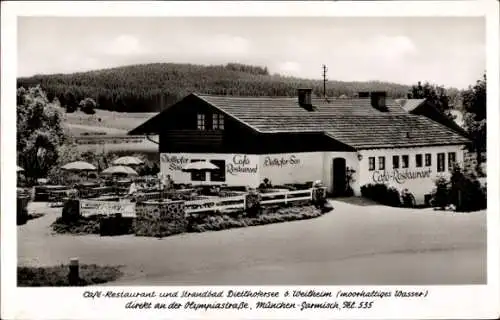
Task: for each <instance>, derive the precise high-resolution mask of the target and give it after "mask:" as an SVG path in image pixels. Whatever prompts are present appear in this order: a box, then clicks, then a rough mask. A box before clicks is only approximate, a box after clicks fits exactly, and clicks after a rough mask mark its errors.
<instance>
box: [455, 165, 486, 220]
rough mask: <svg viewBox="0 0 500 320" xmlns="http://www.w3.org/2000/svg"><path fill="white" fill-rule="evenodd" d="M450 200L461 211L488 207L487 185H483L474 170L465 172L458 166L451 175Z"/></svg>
mask: <svg viewBox="0 0 500 320" xmlns="http://www.w3.org/2000/svg"><path fill="white" fill-rule="evenodd" d="M448 202H449V203H451V204H453V205H455V207H456V211H461V212H467V211H477V210H482V209H486V206H487V195H486V186H484V187H483V186H481V183H480V182H479V180H478V178H477V176H476V175H475V174H474V173H473V172H464V171H463V170H462V169H461V168H460V167H458V166H456V167H454V169H453V171H452V174H451V177H450V190H449V200H448Z"/></svg>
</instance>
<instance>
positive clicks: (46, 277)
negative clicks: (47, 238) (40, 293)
mask: <svg viewBox="0 0 500 320" xmlns="http://www.w3.org/2000/svg"><path fill="white" fill-rule="evenodd" d="M68 273H69V266H68V265H60V266H55V267H17V284H18V286H20V287H64V286H69V281H68ZM121 275H122V272H121V271H120V268H119V267H113V266H98V265H95V264H91V265H81V266H80V280H81V282H80V285H82V286H86V285H93V284H101V283H106V282H109V281H114V280H117V279H118V278H119V277H120V276H121Z"/></svg>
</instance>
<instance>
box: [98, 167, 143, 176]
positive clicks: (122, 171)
mask: <svg viewBox="0 0 500 320" xmlns="http://www.w3.org/2000/svg"><path fill="white" fill-rule="evenodd" d="M101 173H102V174H110V175H127V176H136V175H138V174H137V172H136V171H135V170H134V169H132V168H130V167H126V166H113V167H109V168H107V169H105V170H103V171H102V172H101Z"/></svg>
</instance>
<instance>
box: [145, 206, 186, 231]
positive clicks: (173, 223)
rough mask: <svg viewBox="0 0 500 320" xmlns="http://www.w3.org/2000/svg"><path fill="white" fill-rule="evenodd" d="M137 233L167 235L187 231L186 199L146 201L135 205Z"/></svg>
mask: <svg viewBox="0 0 500 320" xmlns="http://www.w3.org/2000/svg"><path fill="white" fill-rule="evenodd" d="M135 212H136V218H135V235H136V236H149V237H166V236H170V235H173V234H178V233H183V232H186V231H187V219H186V216H185V207H184V201H169V202H159V201H145V202H138V203H137V204H136V207H135Z"/></svg>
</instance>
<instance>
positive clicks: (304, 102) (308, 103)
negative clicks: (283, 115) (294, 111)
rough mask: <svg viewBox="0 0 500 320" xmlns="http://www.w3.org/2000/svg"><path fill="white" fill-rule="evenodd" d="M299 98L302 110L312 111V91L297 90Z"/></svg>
mask: <svg viewBox="0 0 500 320" xmlns="http://www.w3.org/2000/svg"><path fill="white" fill-rule="evenodd" d="M297 93H298V96H299V106H301V107H302V108H304V109H306V110H308V111H313V107H312V100H311V99H312V89H297Z"/></svg>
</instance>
